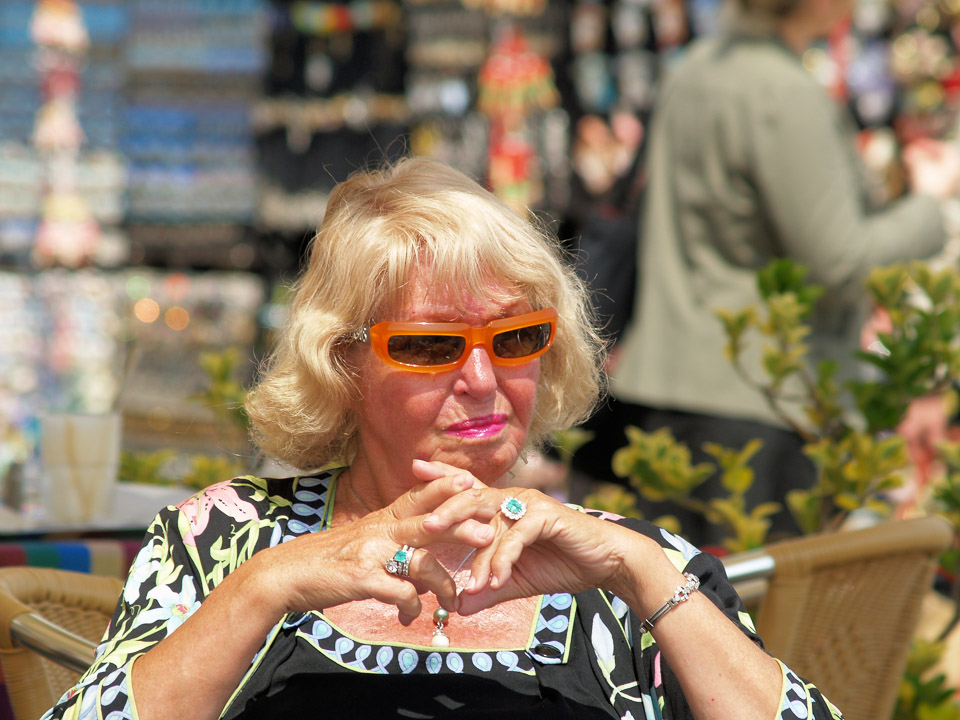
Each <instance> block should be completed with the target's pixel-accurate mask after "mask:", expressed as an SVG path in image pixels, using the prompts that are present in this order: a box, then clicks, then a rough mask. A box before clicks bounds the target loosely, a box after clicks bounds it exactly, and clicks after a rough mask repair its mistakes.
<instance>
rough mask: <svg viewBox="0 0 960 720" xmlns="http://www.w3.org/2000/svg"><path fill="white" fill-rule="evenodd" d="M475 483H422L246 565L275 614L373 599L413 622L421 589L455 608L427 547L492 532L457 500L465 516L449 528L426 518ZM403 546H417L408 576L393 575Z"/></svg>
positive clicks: (478, 543) (472, 541)
mask: <svg viewBox="0 0 960 720" xmlns="http://www.w3.org/2000/svg"><path fill="white" fill-rule="evenodd" d="M472 484H473V481H472V478H471V477H470V476H468V475H465V474H464V475H459V476H453V477H449V476H447V477H443V478H440V479H438V480H435V481H431V482H424V483H421V484H419V485H417V486H415V487H413V488H411V489H410V490H409V491H407V492H406V493H404V494H403V495H401V496H400V497H399V498H397V500H396V501H395V502H393V503H392V504H390V505H388V506H387V507H385V508H383V509H381V510H377V511H374V512H371V513H369V514H367V515H365V516H364V517H362V518H360V519H359V520H355V521H353V522H349V523H346V524H343V525H340V526H334V527H332V528H330V529H327V530H324V531H323V532H321V533H311V534H309V535H304V536H301V537H299V538H296V539H295V540H291V541H289V542H286V543H282V544H280V545H277V546H275V547H273V548H270V549H269V550H264V551H262V552H260V553H257V554H256V555H254V556H253V557H252V558H251V559H250V560H248V561H247V563H245V564H244V565H246V566H248V567H246V570H247V571H248V572H251V571H252V572H253V574H254V576H255V577H257V578H258V579H259V581H260V582H262V583H263V585H262V587H263V588H264V589H265V590H267V591H268V595H269V596H270V597H272V598H274V599H275V607H274V608H272V609H273V610H274V612H275V614H276V615H277V617H279V616H282V615H283V614H285V613H287V612H306V611H309V610H319V609H324V608H330V607H334V606H336V605H340V604H342V603H346V602H350V601H353V600H365V599H368V598H373V599H375V600H378V601H380V602H382V603H385V604H389V605H396V606H397V608H398V611H399V620H400V622H401V623H403V624H405V625H409V624H410V623H411V622H413V620H414V619H415V618H416V617H417V616H418V615H419V614H420V612H421V610H422V604H421V601H420V594H422V593H425V592H431V593H433V594H434V595H436V596H437V601H438V602H439V604H440V605H441V606H442V607H443V608H445V609H446V610H448V611H450V612H454V611H456V609H457V588H456V585H455V583H454V581H453V578H452V577H450V575H449V573H448V572H447V571H446V570H445V569H444V567H443V566H442V565H441V564H440V562H439V561H438V560H437V559H436V558H435V557H434V556H433V555H432V554H431V553H430V552H429V550H427V549H426V548H428V547H429V546H430V545H431V544H433V543H436V542H455V543H459V544H462V545H467V546H470V547H474V548H482V547H485V546H486V545H487V544H489V543H490V542H491V541H492V540H493V535H494V533H493V530H492V528H490V527H489V526H488V525H487V524H486V523H482V522H479V521H477V520H475V519H473V518H472V515H473V512H472V509H471V508H470V506H469V503H459V504H458V507H459V508H460V510H459V514H458V515H457V517H455V518H453V522H452V523H450V524H449V526H444V528H443V529H437V528H436V526H431V525H430V524H429V523H425V522H424V521H425V520H426V519H427V518H428V517H429V516H430V515H432V514H433V513H434V511H435V510H436V509H437V508H438V507H440V506H441V505H443V504H444V503H445V502H446V501H447V500H449V499H451V498H453V497H455V496H457V495H459V494H460V493H462V492H464V491H467V490H470V488H471V487H472ZM403 545H409V546H411V547H413V548H417V550H416V551H415V552H414V553H413V556H412V559H411V561H410V571H409V575H408V576H407V577H406V578H401V577H398V576H396V575H391V574H390V573H388V572H387V571H386V569H385V567H384V565H385V563H386V561H387V560H388V559H390V558H391V557H393V555H394V553H396V551H397V550H398V549H399V548H400V547H402V546H403Z"/></svg>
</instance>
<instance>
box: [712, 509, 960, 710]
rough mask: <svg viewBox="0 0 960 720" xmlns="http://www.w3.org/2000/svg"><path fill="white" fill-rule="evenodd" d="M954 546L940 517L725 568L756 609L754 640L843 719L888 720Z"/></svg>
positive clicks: (783, 549)
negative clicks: (923, 609)
mask: <svg viewBox="0 0 960 720" xmlns="http://www.w3.org/2000/svg"><path fill="white" fill-rule="evenodd" d="M952 541H953V532H952V530H951V528H950V526H949V524H948V523H947V522H946V521H944V520H942V519H941V518H936V517H928V518H918V519H913V520H893V521H889V522H884V523H881V524H879V525H876V526H874V527H870V528H867V529H862V530H850V531H843V532H838V533H830V534H822V535H813V536H808V537H802V538H796V539H792V540H786V541H783V542H780V543H775V544H771V545H769V546H767V547H766V548H764V549H763V550H762V551H757V552H752V553H742V554H736V555H732V556H729V557H728V558H726V559H725V560H724V564H725V565H726V567H727V574H728V575H729V576H730V579H731V580H732V581H733V582H734V585H735V586H737V588H738V590H740V591H741V595H742V596H745V600H746V601H747V603H748V605H749V604H750V598H751V597H752V598H753V599H754V600H755V601H757V603H758V606H759V609H758V610H757V612H756V615H755V619H756V624H757V631H758V632H759V633H760V635H761V637H763V639H764V643H765V644H766V646H767V649H768V650H769V651H770V653H771V654H773V655H774V656H776V657H778V658H780V659H781V660H783V661H784V662H785V663H786V664H787V666H788V667H790V668H791V669H792V670H794V671H795V672H796V673H797V674H799V675H800V676H801V677H804V678H806V679H807V680H809V681H810V682H813V683H815V684H816V685H817V687H819V688H820V689H821V690H822V691H823V693H824V694H825V695H826V696H827V697H828V698H830V701H831V702H833V703H834V705H836V706H837V707H838V708H840V709H841V710H842V711H843V713H844V717H845V718H846V719H847V720H885V719H886V718H889V717H891V715H892V714H893V707H894V705H895V703H896V698H897V690H898V688H899V686H900V680H901V679H902V677H903V672H904V670H905V668H906V662H907V655H908V653H909V649H910V641H911V639H912V638H913V634H914V631H915V629H916V627H917V623H918V622H919V620H920V606H921V603H922V601H923V598H924V596H925V595H926V594H927V593H928V592H929V591H930V589H931V585H932V581H933V574H934V571H935V568H936V560H937V556H938V555H939V553H940V552H942V551H943V550H945V549H947V548H948V547H949V546H950V544H951V543H952ZM758 584H761V585H765V587H762V586H760V587H758Z"/></svg>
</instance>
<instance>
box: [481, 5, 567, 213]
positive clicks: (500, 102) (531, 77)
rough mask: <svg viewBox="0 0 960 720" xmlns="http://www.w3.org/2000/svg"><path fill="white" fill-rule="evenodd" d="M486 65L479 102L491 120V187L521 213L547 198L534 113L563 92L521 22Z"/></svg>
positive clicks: (502, 34) (507, 28) (503, 32)
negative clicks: (523, 29) (532, 44)
mask: <svg viewBox="0 0 960 720" xmlns="http://www.w3.org/2000/svg"><path fill="white" fill-rule="evenodd" d="M498 35H499V37H498V38H497V40H496V42H495V43H494V44H493V46H492V48H491V52H490V55H489V56H488V57H487V59H486V60H485V61H484V63H483V65H482V66H481V68H480V74H479V78H478V81H477V84H478V100H477V105H478V108H479V109H480V111H481V112H483V113H484V114H485V115H487V117H488V118H489V119H490V144H489V148H488V175H487V179H488V181H489V183H490V187H491V189H492V190H493V191H494V192H495V193H496V194H497V195H498V196H500V197H501V198H502V199H503V200H504V201H505V202H507V203H508V204H510V205H512V206H513V207H514V208H516V209H518V210H520V211H526V209H527V208H529V207H531V206H533V205H536V204H537V203H538V202H540V201H541V200H542V198H543V179H542V176H541V171H540V168H539V166H538V162H537V151H536V145H535V143H534V140H533V128H532V116H533V115H534V114H535V113H537V112H542V111H546V110H548V109H550V108H552V107H554V106H555V105H556V104H557V102H558V100H559V96H558V93H557V89H556V86H555V85H554V81H553V70H552V69H551V67H550V63H549V62H548V60H547V59H546V58H545V57H544V56H543V55H540V54H539V53H536V52H534V51H533V50H532V49H531V48H530V47H529V46H528V44H527V42H526V39H525V38H524V36H523V34H522V33H521V31H520V30H519V28H518V27H517V26H516V25H513V24H511V23H506V24H504V25H501V27H500V28H499V31H498Z"/></svg>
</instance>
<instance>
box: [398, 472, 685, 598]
mask: <svg viewBox="0 0 960 720" xmlns="http://www.w3.org/2000/svg"><path fill="white" fill-rule="evenodd" d="M414 473H415V474H416V475H417V476H418V477H419V478H420V479H422V480H435V479H438V478H440V477H443V476H445V475H450V476H453V475H463V474H469V473H467V471H465V470H462V469H460V468H456V467H453V466H451V465H446V464H444V463H440V462H421V461H417V462H415V463H414ZM510 497H515V498H517V499H519V500H520V501H521V502H522V503H523V504H524V505H525V507H526V511H525V513H524V515H523V516H522V517H521V518H520V519H519V520H511V519H509V518H508V517H507V516H505V515H504V514H503V513H502V512H501V511H500V504H501V503H502V502H503V501H504V500H505V499H506V498H510ZM463 503H471V504H472V507H473V512H474V515H473V517H474V518H475V519H477V520H479V521H481V522H486V523H488V524H489V525H490V526H491V527H492V528H493V530H494V539H493V541H492V542H491V543H490V544H489V545H488V546H487V547H485V548H482V549H480V550H478V551H477V555H476V557H475V558H474V560H473V564H472V565H471V569H470V573H471V577H470V581H469V582H468V584H467V587H466V588H465V590H464V591H463V592H462V593H461V595H460V607H459V613H460V614H462V615H469V614H472V613H475V612H478V611H480V610H483V609H485V608H487V607H491V606H493V605H496V604H498V603H500V602H503V601H505V600H511V599H514V598H520V597H529V596H532V595H540V594H543V593H551V592H579V591H581V590H585V589H587V588H595V587H600V588H604V589H607V590H611V591H613V592H617V588H620V587H624V586H629V587H630V590H631V591H632V592H631V593H630V594H631V595H633V594H634V593H636V592H637V591H638V590H639V588H637V587H636V581H637V578H636V575H633V576H632V577H627V572H626V568H627V567H628V565H632V566H633V567H634V568H636V567H638V566H639V564H642V563H644V560H645V558H646V557H649V558H650V562H651V563H655V564H659V563H661V562H664V561H666V558H665V556H664V555H663V553H662V551H660V548H659V546H657V545H656V544H655V543H653V542H652V541H647V540H646V538H644V537H643V536H641V535H638V534H637V533H634V532H631V531H630V530H628V529H626V528H623V527H621V526H619V525H617V524H615V523H611V522H605V521H603V520H600V519H598V518H596V517H593V516H591V515H587V514H586V513H582V512H579V511H577V510H574V509H572V508H569V507H567V506H565V505H564V504H562V503H560V502H558V501H557V500H555V499H553V498H551V497H549V496H547V495H544V494H543V493H541V492H539V491H537V490H532V489H529V488H494V487H488V486H486V485H484V484H483V483H482V482H480V481H479V480H477V479H476V478H474V488H473V490H472V491H470V490H468V491H465V492H464V493H462V494H460V495H459V496H457V497H454V498H451V499H450V500H448V501H446V502H445V503H443V505H441V506H440V507H439V508H437V510H436V511H435V512H434V513H433V516H432V517H430V518H428V519H427V520H425V521H424V524H425V525H426V526H432V525H435V527H434V528H432V529H441V528H443V527H444V526H445V525H447V524H449V523H452V522H453V518H456V517H462V516H463V510H464V509H463V508H462V507H460V506H461V504H463ZM647 544H649V546H650V547H647ZM647 553H648V555H647ZM628 557H629V558H631V562H630V563H629V564H628V562H627V559H628ZM666 562H667V563H668V564H669V561H666ZM670 570H673V568H670ZM674 572H675V571H674Z"/></svg>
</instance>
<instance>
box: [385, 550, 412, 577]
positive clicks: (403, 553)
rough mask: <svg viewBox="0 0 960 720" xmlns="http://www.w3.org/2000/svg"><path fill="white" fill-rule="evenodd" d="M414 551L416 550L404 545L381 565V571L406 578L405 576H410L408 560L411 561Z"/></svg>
mask: <svg viewBox="0 0 960 720" xmlns="http://www.w3.org/2000/svg"><path fill="white" fill-rule="evenodd" d="M416 550H417V549H416V548H413V547H410V546H409V545H404V546H403V547H401V548H400V549H399V550H397V551H396V552H395V553H394V554H393V557H392V558H390V559H389V560H387V561H386V562H385V563H384V564H383V569H384V570H386V571H387V572H388V573H390V574H391V575H396V576H397V577H404V578H405V577H407V575H409V574H410V560H412V559H413V553H414V552H416Z"/></svg>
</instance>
